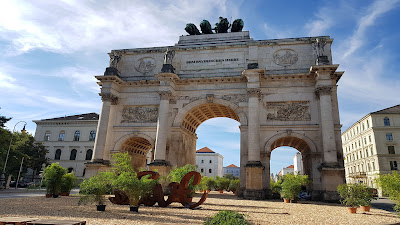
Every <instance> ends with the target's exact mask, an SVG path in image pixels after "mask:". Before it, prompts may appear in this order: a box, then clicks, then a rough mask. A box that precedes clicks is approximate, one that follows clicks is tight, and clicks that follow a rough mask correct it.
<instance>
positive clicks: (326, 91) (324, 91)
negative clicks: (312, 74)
mask: <svg viewBox="0 0 400 225" xmlns="http://www.w3.org/2000/svg"><path fill="white" fill-rule="evenodd" d="M315 94H316V95H317V96H318V97H319V96H321V95H331V94H332V86H322V87H317V88H316V89H315Z"/></svg>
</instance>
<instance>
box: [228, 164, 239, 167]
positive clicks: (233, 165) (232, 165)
mask: <svg viewBox="0 0 400 225" xmlns="http://www.w3.org/2000/svg"><path fill="white" fill-rule="evenodd" d="M227 167H237V166H236V165H235V164H231V165H229V166H227Z"/></svg>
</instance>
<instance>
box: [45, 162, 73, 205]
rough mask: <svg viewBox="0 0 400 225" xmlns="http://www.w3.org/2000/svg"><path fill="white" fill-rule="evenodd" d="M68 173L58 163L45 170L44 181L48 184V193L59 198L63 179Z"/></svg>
mask: <svg viewBox="0 0 400 225" xmlns="http://www.w3.org/2000/svg"><path fill="white" fill-rule="evenodd" d="M66 173H67V169H66V168H64V167H62V166H60V165H59V164H58V163H52V164H51V165H49V166H47V167H46V169H45V170H44V179H45V180H44V181H45V183H46V192H47V193H48V194H51V195H53V197H54V198H57V197H58V195H59V194H60V192H61V183H62V177H63V176H64V174H66Z"/></svg>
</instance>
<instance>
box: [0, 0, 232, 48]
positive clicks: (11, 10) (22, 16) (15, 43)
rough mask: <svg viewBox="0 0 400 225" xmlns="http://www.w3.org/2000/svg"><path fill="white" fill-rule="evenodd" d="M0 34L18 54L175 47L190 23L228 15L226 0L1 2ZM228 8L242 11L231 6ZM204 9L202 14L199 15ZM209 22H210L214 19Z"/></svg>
mask: <svg viewBox="0 0 400 225" xmlns="http://www.w3.org/2000/svg"><path fill="white" fill-rule="evenodd" d="M2 4H3V5H2V10H0V35H1V36H0V38H1V39H4V40H8V41H10V42H12V47H13V49H14V51H16V52H14V54H21V53H24V52H27V51H30V50H33V49H42V50H45V51H51V52H57V53H72V52H76V51H84V50H87V49H90V50H94V51H96V50H98V49H100V47H101V49H115V48H122V47H123V48H131V47H132V48H133V47H145V46H161V45H172V44H173V43H176V42H177V34H184V33H185V31H184V27H185V24H186V23H189V22H192V23H195V24H198V23H200V21H201V20H202V19H203V17H212V16H213V17H215V16H214V15H218V14H221V13H222V14H221V15H225V14H226V13H227V11H228V10H227V2H226V1H225V0H220V1H218V0H217V1H216V0H202V1H176V2H171V3H160V2H155V1H139V0H135V1H126V0H119V1H108V2H107V1H103V2H102V3H100V2H98V1H96V2H95V1H35V2H34V3H32V2H26V1H21V0H19V1H18V0H16V1H7V2H5V3H2ZM229 11H232V12H238V11H239V10H238V9H237V7H236V6H234V5H233V4H232V5H230V6H229ZM199 12H202V13H199ZM210 22H211V21H210Z"/></svg>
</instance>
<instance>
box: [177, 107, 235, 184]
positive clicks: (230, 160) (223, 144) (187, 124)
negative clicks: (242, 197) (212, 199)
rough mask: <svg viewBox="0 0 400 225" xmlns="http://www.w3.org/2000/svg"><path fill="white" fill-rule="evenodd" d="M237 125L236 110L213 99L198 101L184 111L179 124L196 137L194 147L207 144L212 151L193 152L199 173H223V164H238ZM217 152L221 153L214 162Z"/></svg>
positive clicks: (207, 174)
mask: <svg viewBox="0 0 400 225" xmlns="http://www.w3.org/2000/svg"><path fill="white" fill-rule="evenodd" d="M239 125H240V119H239V116H238V114H237V113H236V112H235V111H234V110H233V109H232V108H230V107H228V106H225V105H222V104H217V103H205V104H201V105H198V106H196V107H194V108H192V109H191V110H190V111H188V112H187V113H186V114H185V115H184V117H183V121H182V127H183V128H184V129H185V130H186V131H189V132H190V133H193V134H194V135H196V137H197V138H198V139H197V140H196V142H195V145H196V147H195V149H196V150H199V149H203V148H205V147H207V148H208V149H210V150H211V151H214V152H215V153H205V154H203V153H199V152H198V153H196V165H197V166H198V170H199V172H200V173H202V174H203V175H205V176H213V177H215V176H223V175H224V170H223V167H227V166H228V165H231V164H235V165H237V166H240V129H239ZM217 154H219V155H221V156H222V157H223V160H219V162H218V163H217V160H218V156H217ZM206 155H207V156H206ZM213 155H214V156H213ZM212 157H215V159H212ZM200 158H201V159H200Z"/></svg>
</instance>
